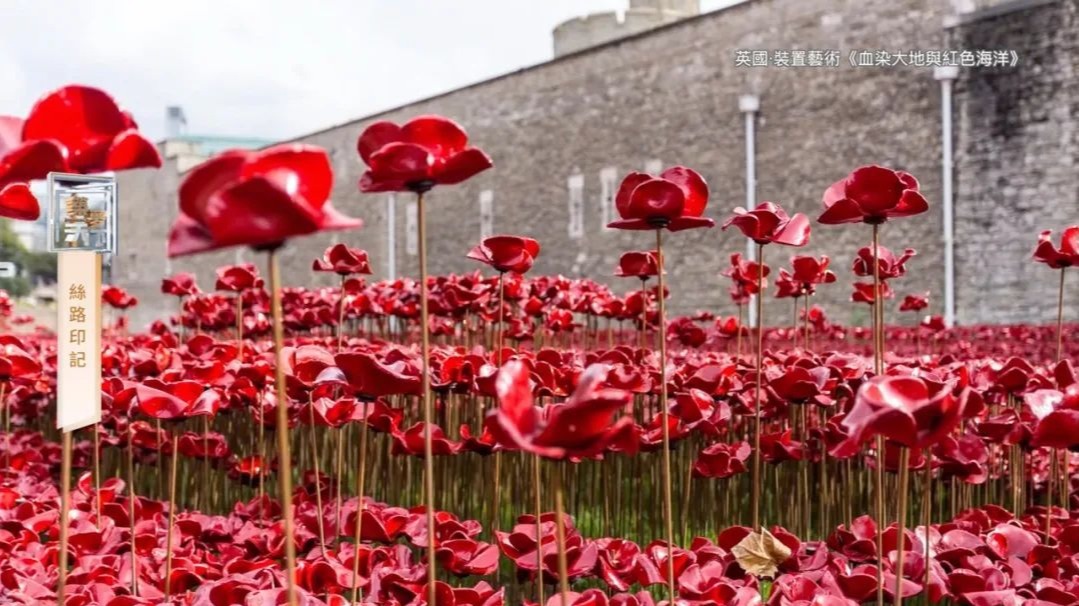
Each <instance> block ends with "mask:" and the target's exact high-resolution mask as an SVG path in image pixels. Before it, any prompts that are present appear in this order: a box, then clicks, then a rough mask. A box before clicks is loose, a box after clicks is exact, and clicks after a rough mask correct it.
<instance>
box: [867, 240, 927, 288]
mask: <svg viewBox="0 0 1079 606" xmlns="http://www.w3.org/2000/svg"><path fill="white" fill-rule="evenodd" d="M916 254H918V253H917V252H916V251H915V250H914V249H913V248H908V249H906V250H904V251H903V254H902V255H900V256H898V257H897V256H895V254H894V253H893V252H892V251H890V250H888V249H887V248H885V247H883V246H878V247H877V273H879V275H880V279H881V280H891V279H892V278H898V277H901V276H903V275H906V273H907V267H906V263H907V261H909V260H910V258H911V257H913V256H914V255H916ZM851 270H852V271H853V272H854V275H856V276H862V277H870V276H873V275H874V271H873V248H872V247H871V246H863V247H861V248H859V249H858V255H857V256H856V257H855V258H854V263H853V264H852V265H851Z"/></svg>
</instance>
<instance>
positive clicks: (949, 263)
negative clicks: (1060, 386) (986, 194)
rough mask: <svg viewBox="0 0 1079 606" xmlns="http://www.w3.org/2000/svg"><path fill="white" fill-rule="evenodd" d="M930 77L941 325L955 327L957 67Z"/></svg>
mask: <svg viewBox="0 0 1079 606" xmlns="http://www.w3.org/2000/svg"><path fill="white" fill-rule="evenodd" d="M933 77H934V78H936V79H937V80H939V81H940V100H941V102H940V131H941V133H940V136H941V159H940V163H941V197H942V200H941V212H942V213H943V220H942V224H943V228H944V229H943V231H944V233H943V234H942V236H941V240H942V243H943V244H944V325H945V326H947V327H949V328H951V327H952V326H955V238H954V235H955V234H954V222H953V214H954V210H953V203H954V200H953V195H954V194H953V190H952V183H953V181H952V179H953V177H954V166H953V159H952V158H953V155H952V154H953V150H952V84H953V83H954V82H955V79H956V78H958V77H959V68H958V67H957V66H954V65H952V66H945V67H938V68H936V69H934V70H933Z"/></svg>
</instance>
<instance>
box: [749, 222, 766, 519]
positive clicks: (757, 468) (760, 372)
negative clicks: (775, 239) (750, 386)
mask: <svg viewBox="0 0 1079 606" xmlns="http://www.w3.org/2000/svg"><path fill="white" fill-rule="evenodd" d="M756 304H757V369H756V370H757V381H756V382H757V385H756V387H755V389H754V391H755V392H756V393H755V395H754V396H753V477H752V483H753V492H752V495H751V496H750V499H751V505H750V509H751V510H752V512H753V531H754V532H760V528H761V382H762V381H763V380H764V245H763V244H759V243H758V244H757V297H756Z"/></svg>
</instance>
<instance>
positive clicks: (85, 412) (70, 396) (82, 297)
mask: <svg viewBox="0 0 1079 606" xmlns="http://www.w3.org/2000/svg"><path fill="white" fill-rule="evenodd" d="M57 265H58V270H59V271H58V274H59V276H58V277H59V283H58V284H57V285H56V290H57V292H56V301H57V314H58V315H59V317H58V318H57V323H56V326H57V331H56V338H57V340H58V345H57V355H56V368H57V371H56V379H57V400H56V427H57V428H59V429H61V430H63V431H74V430H76V429H79V428H81V427H86V426H87V425H93V424H94V423H97V422H99V421H101V256H100V255H98V253H96V252H93V251H82V250H79V251H70V252H61V253H59V256H58V259H57Z"/></svg>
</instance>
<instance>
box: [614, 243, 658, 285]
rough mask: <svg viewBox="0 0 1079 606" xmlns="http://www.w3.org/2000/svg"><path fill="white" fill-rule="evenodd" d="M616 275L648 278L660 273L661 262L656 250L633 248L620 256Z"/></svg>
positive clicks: (615, 271)
mask: <svg viewBox="0 0 1079 606" xmlns="http://www.w3.org/2000/svg"><path fill="white" fill-rule="evenodd" d="M614 275H616V276H618V277H620V278H640V279H641V280H647V279H648V278H650V277H652V276H655V275H659V262H658V258H657V257H656V252H655V251H654V250H631V251H629V252H626V253H622V256H621V257H619V258H618V267H617V268H616V269H615V270H614Z"/></svg>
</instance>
